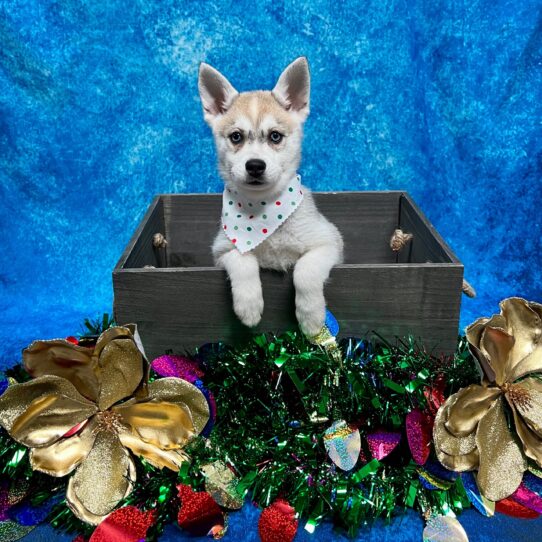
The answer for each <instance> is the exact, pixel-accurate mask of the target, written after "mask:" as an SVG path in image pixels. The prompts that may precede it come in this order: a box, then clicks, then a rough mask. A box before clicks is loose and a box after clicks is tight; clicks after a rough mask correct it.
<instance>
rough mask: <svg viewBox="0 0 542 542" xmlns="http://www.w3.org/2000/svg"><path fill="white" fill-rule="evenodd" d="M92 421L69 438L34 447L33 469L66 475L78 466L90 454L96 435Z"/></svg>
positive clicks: (31, 463)
mask: <svg viewBox="0 0 542 542" xmlns="http://www.w3.org/2000/svg"><path fill="white" fill-rule="evenodd" d="M94 427H95V424H94V423H92V421H91V422H89V423H87V425H86V426H85V427H84V428H83V429H82V430H81V432H80V433H78V434H76V435H74V436H72V437H67V438H61V439H60V440H57V441H56V442H55V443H53V444H51V445H50V446H45V447H44V448H32V449H31V450H30V465H31V466H32V469H33V470H39V471H41V472H44V473H46V474H49V475H50V476H66V474H69V473H70V472H72V471H73V470H74V469H75V467H77V466H78V465H79V464H80V463H81V461H83V459H85V457H87V455H88V454H89V452H90V450H91V449H92V446H93V444H94V440H95V438H96V435H95V434H94V431H93V428H94Z"/></svg>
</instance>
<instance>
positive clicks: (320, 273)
mask: <svg viewBox="0 0 542 542" xmlns="http://www.w3.org/2000/svg"><path fill="white" fill-rule="evenodd" d="M198 83H199V84H198V86H199V93H200V97H201V101H202V104H203V111H204V118H205V120H206V122H207V123H208V124H209V126H210V127H211V129H212V131H213V135H214V139H215V143H216V148H217V154H218V169H219V171H220V175H221V176H222V179H223V180H224V183H225V189H224V194H223V208H222V225H221V229H220V231H219V232H218V235H217V236H216V239H215V241H214V243H213V248H212V250H213V256H214V259H215V263H216V265H217V266H219V267H222V268H224V269H225V270H226V272H227V273H228V276H229V279H230V282H231V289H232V294H233V308H234V311H235V313H236V314H237V316H238V317H239V319H240V320H241V321H242V322H243V323H244V324H245V325H247V326H250V327H252V326H255V325H257V324H258V323H259V322H260V320H261V317H262V313H263V308H264V300H263V296H262V285H261V281H260V272H259V270H260V267H262V268H264V269H276V270H281V271H284V270H286V269H288V268H290V267H292V266H293V267H294V273H293V275H294V285H295V291H296V296H295V303H296V316H297V320H298V322H299V326H300V328H301V330H302V331H303V333H304V334H305V335H307V336H308V337H313V336H315V335H316V334H318V333H319V332H320V330H321V328H322V326H323V324H324V319H325V307H326V302H325V299H324V283H325V282H326V280H327V278H328V276H329V272H330V270H331V268H332V267H333V266H334V265H336V264H338V263H341V261H342V257H343V241H342V237H341V234H340V233H339V231H338V230H337V228H336V227H335V226H334V225H333V224H331V223H330V222H329V221H328V220H326V218H325V217H324V216H323V215H321V214H320V213H319V212H318V210H317V209H316V206H315V204H314V200H313V198H312V195H311V192H310V190H308V189H307V188H306V187H305V186H302V185H301V182H300V177H299V176H298V175H297V168H298V166H299V162H300V160H301V141H302V138H303V123H304V121H305V119H306V118H307V116H308V114H309V93H310V75H309V67H308V64H307V60H306V58H305V57H300V58H298V59H296V60H295V61H294V62H292V63H291V64H290V65H289V66H288V67H287V68H286V69H285V70H284V72H283V73H282V74H281V76H280V78H279V80H278V82H277V84H276V85H275V88H274V89H273V90H272V91H264V90H257V91H253V92H242V93H239V92H237V91H236V90H235V89H234V88H233V86H232V85H231V83H230V82H229V81H228V80H227V79H226V78H225V77H224V76H223V75H222V74H221V73H220V72H218V71H217V70H216V69H214V68H213V67H211V66H209V65H208V64H205V63H202V64H201V65H200V70H199V82H198Z"/></svg>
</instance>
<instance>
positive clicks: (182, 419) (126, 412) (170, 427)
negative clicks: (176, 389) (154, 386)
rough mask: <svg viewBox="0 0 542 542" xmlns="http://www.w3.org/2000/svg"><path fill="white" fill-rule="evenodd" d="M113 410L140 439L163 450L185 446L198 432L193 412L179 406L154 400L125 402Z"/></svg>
mask: <svg viewBox="0 0 542 542" xmlns="http://www.w3.org/2000/svg"><path fill="white" fill-rule="evenodd" d="M112 410H113V411H114V412H116V413H118V414H120V415H121V417H122V421H123V423H124V424H126V425H128V426H130V427H131V428H132V431H133V432H134V433H135V434H136V435H137V436H138V437H139V438H141V439H142V440H144V441H145V442H149V443H150V444H153V445H154V446H158V447H159V448H162V449H163V450H174V449H177V448H182V447H183V446H185V445H186V444H187V443H188V441H189V440H190V439H191V438H192V437H193V436H194V435H195V431H194V425H193V424H192V418H191V416H190V411H189V410H188V409H187V408H186V407H184V408H183V407H181V406H180V405H175V404H173V403H166V402H164V401H157V400H151V401H146V402H142V403H136V402H130V403H125V404H123V405H120V406H118V407H114V408H113V409H112Z"/></svg>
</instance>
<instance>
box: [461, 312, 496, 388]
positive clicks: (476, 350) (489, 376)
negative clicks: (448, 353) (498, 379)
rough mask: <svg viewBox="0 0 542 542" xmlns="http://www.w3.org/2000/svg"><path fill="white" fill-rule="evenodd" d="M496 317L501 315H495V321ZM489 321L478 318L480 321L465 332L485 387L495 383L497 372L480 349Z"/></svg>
mask: <svg viewBox="0 0 542 542" xmlns="http://www.w3.org/2000/svg"><path fill="white" fill-rule="evenodd" d="M496 316H500V315H496V314H494V315H493V319H494V318H495V317H496ZM489 320H490V319H489V318H478V320H476V321H475V322H474V323H472V324H471V325H470V326H468V327H467V328H466V330H465V333H466V335H467V340H468V342H469V350H470V352H471V354H472V355H473V357H474V358H475V359H476V360H477V361H478V364H479V369H480V371H481V373H482V384H484V385H487V384H489V383H491V382H495V371H494V370H493V367H491V364H490V363H489V360H488V358H487V356H486V355H485V354H484V353H483V352H482V350H481V347H480V340H481V337H482V333H483V331H484V329H485V326H486V325H487V322H489ZM503 321H504V319H503Z"/></svg>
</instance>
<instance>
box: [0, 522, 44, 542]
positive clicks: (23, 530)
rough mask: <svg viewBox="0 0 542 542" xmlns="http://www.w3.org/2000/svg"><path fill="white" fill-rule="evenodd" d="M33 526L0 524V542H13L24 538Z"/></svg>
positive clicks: (12, 523)
mask: <svg viewBox="0 0 542 542" xmlns="http://www.w3.org/2000/svg"><path fill="white" fill-rule="evenodd" d="M34 529H35V526H34V525H30V526H26V525H19V524H18V523H17V522H16V521H1V522H0V540H1V541H2V542H15V541H16V540H20V539H21V538H23V537H25V536H26V535H27V534H28V533H29V532H30V531H32V530H34Z"/></svg>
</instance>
